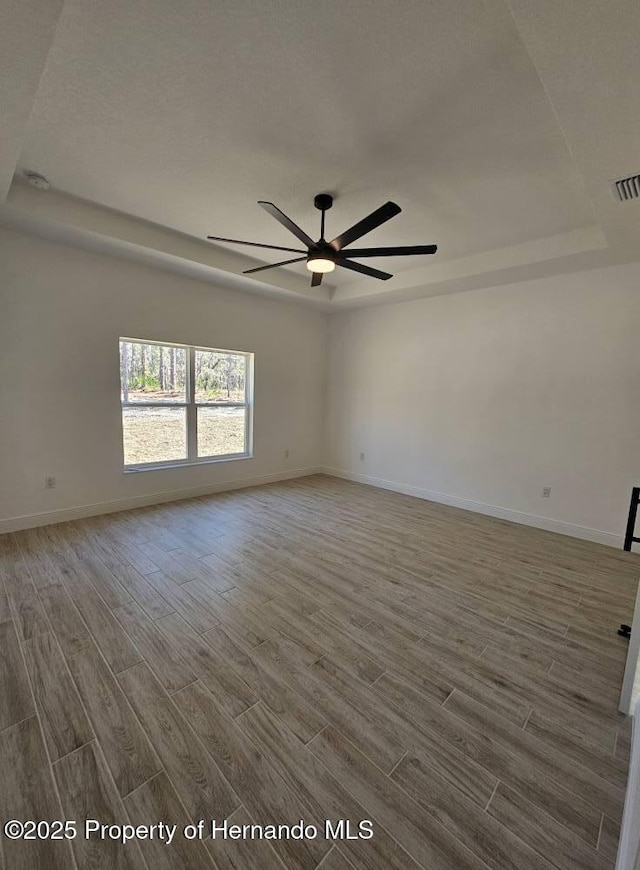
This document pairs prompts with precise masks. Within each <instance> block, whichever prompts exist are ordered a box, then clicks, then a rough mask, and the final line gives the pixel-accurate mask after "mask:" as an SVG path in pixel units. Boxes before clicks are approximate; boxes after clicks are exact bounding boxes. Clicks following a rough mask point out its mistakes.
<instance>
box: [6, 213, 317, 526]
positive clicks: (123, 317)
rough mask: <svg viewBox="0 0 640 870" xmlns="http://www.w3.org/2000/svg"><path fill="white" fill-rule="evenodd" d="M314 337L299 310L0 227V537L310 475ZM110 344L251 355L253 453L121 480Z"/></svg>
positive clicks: (313, 319)
mask: <svg viewBox="0 0 640 870" xmlns="http://www.w3.org/2000/svg"><path fill="white" fill-rule="evenodd" d="M326 328H327V317H326V315H325V314H323V313H321V312H318V311H315V310H311V309H309V308H306V307H302V306H299V305H292V304H290V303H286V302H281V301H279V300H271V299H265V298H262V297H258V296H254V295H251V294H245V293H242V292H239V291H236V290H229V289H224V288H220V287H216V286H213V285H211V284H208V283H205V282H200V281H196V280H191V279H188V278H185V277H182V276H177V275H173V274H170V273H168V272H164V271H160V270H157V269H153V268H150V267H148V266H145V265H141V264H137V263H132V262H128V261H125V260H119V259H116V258H112V257H107V256H102V255H99V254H96V253H92V252H87V251H80V250H77V249H75V248H71V247H67V246H65V245H60V244H56V243H53V242H49V241H44V240H41V239H38V238H35V237H32V236H25V235H22V234H19V233H15V232H10V231H6V230H3V229H0V402H1V405H0V407H1V412H0V414H1V416H0V530H2V531H6V530H8V529H10V528H17V527H19V526H24V525H29V524H35V523H40V522H43V521H47V519H51V518H53V519H64V518H67V517H68V516H75V515H78V512H80V513H81V512H82V509H83V508H86V509H87V510H91V508H92V506H93V509H94V510H96V511H98V510H102V509H105V510H106V509H109V508H113V506H118V505H123V506H124V505H125V504H127V505H132V504H142V503H151V502H153V501H156V500H159V499H160V498H168V497H171V496H172V495H173V496H175V495H178V494H180V493H189V492H192V493H196V492H204V491H211V490H214V489H216V488H222V487H227V486H231V485H234V484H236V483H237V482H244V481H246V480H252V481H256V482H260V481H264V480H270V479H277V478H279V477H281V476H286V475H288V474H296V473H304V472H305V471H306V470H309V469H311V470H313V469H314V468H315V467H316V466H317V465H318V464H319V461H320V451H321V434H322V419H323V407H322V403H323V380H324V366H325V348H326ZM120 335H126V336H133V337H137V338H148V339H155V340H159V341H174V342H180V343H184V344H190V343H193V344H199V345H202V346H205V347H222V348H229V349H233V350H244V351H251V352H253V353H254V354H255V414H254V458H253V459H247V460H234V461H232V462H226V463H212V464H206V465H199V466H192V467H183V468H173V469H166V470H162V471H145V472H140V473H135V474H131V473H129V474H125V473H124V472H123V459H122V442H121V438H122V433H121V420H120V409H119V402H120V394H119V389H120V388H119V360H118V338H119V336H120ZM286 449H288V450H289V458H288V459H287V458H285V450H286ZM47 475H49V476H55V477H56V479H57V486H56V489H53V490H45V488H44V478H45V476H47ZM43 515H44V516H43ZM16 518H19V519H17V520H16Z"/></svg>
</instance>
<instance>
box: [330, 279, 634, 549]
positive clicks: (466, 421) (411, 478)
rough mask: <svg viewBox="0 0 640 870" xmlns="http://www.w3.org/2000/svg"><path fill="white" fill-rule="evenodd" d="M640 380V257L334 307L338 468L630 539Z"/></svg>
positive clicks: (581, 532) (526, 518)
mask: <svg viewBox="0 0 640 870" xmlns="http://www.w3.org/2000/svg"><path fill="white" fill-rule="evenodd" d="M639 390H640V264H632V265H626V266H615V267H611V268H607V269H594V270H591V271H589V272H581V273H576V274H572V275H564V276H559V277H557V278H546V279H542V280H537V281H530V282H526V283H520V284H514V285H507V286H503V287H499V288H491V289H487V290H476V291H473V292H468V293H459V294H455V295H452V296H441V297H436V298H432V299H422V300H419V301H415V302H405V303H397V304H394V305H387V306H383V307H378V308H368V309H361V310H357V311H351V312H347V313H340V314H334V315H332V317H331V318H330V329H329V348H328V386H327V419H326V456H325V465H326V467H327V469H328V470H331V471H332V472H333V473H340V474H345V475H346V476H349V477H353V478H355V479H360V480H363V481H364V482H369V483H375V484H377V485H382V486H389V487H391V488H394V489H399V490H401V491H405V492H409V493H412V494H415V495H420V496H423V497H427V498H433V499H435V500H439V501H444V502H447V503H450V504H455V505H458V506H460V507H468V508H470V509H472V510H479V511H483V512H486V513H490V514H494V515H496V516H502V517H505V518H508V519H514V520H517V521H520V522H525V523H531V524H532V525H536V526H540V527H542V528H549V529H552V530H556V531H561V532H565V533H568V534H575V535H577V536H580V537H586V538H590V539H593V540H600V541H602V542H603V543H609V544H614V545H619V543H620V541H621V537H622V535H623V533H624V526H625V521H626V512H627V509H628V500H629V495H630V491H631V487H632V486H633V485H640V401H639V400H638V397H639ZM361 453H364V457H365V458H364V460H361V459H360V454H361ZM545 486H550V487H551V497H550V498H543V497H542V489H543V487H545Z"/></svg>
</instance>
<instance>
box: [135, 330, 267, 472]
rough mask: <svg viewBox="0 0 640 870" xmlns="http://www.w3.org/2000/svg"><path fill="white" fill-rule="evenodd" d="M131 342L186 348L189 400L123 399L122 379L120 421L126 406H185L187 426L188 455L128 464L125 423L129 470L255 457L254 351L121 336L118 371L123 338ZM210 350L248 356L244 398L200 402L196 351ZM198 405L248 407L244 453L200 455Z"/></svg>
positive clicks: (201, 406)
mask: <svg viewBox="0 0 640 870" xmlns="http://www.w3.org/2000/svg"><path fill="white" fill-rule="evenodd" d="M123 341H126V342H128V343H129V344H144V345H155V346H160V347H175V348H179V349H180V350H185V351H186V354H187V360H186V384H185V392H186V401H184V402H124V401H122V382H120V395H121V398H120V423H121V425H122V424H123V414H122V412H123V410H124V409H125V408H184V409H185V416H186V427H187V432H186V436H187V456H186V458H185V459H170V460H167V461H165V462H140V463H137V464H132V465H126V464H125V463H124V426H123V427H122V435H123V438H122V459H123V468H124V472H125V473H129V472H137V471H157V470H160V469H163V468H179V467H181V466H185V465H206V464H208V463H211V462H232V461H234V460H237V459H252V458H253V354H252V353H247V352H246V351H242V350H223V349H221V348H217V347H202V346H200V345H195V344H193V345H192V344H177V343H176V342H174V341H151V340H149V339H144V338H126V337H124V336H121V337H120V338H119V339H118V372H119V371H120V342H123ZM199 350H200V351H205V352H207V353H226V354H230V355H233V356H243V357H244V358H245V386H244V396H245V400H244V402H196V400H195V388H196V377H195V371H196V351H199ZM198 408H244V411H245V415H244V422H245V433H244V444H245V451H244V453H226V454H224V455H219V456H202V457H199V456H198Z"/></svg>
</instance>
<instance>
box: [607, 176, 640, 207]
mask: <svg viewBox="0 0 640 870" xmlns="http://www.w3.org/2000/svg"><path fill="white" fill-rule="evenodd" d="M611 187H612V188H613V192H614V194H615V197H616V199H618V200H620V202H626V201H627V200H628V199H640V175H630V176H629V177H628V178H619V179H618V180H617V181H612V182H611Z"/></svg>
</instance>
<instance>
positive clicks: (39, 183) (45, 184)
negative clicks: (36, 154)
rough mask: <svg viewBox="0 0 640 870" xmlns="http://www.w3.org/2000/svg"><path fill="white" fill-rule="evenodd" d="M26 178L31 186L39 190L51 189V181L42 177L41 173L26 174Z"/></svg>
mask: <svg viewBox="0 0 640 870" xmlns="http://www.w3.org/2000/svg"><path fill="white" fill-rule="evenodd" d="M24 176H25V178H26V179H27V181H28V182H29V184H32V185H33V186H34V187H37V188H38V190H49V188H50V187H51V182H50V181H49V179H48V178H45V177H44V175H40V173H39V172H25V174H24Z"/></svg>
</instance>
